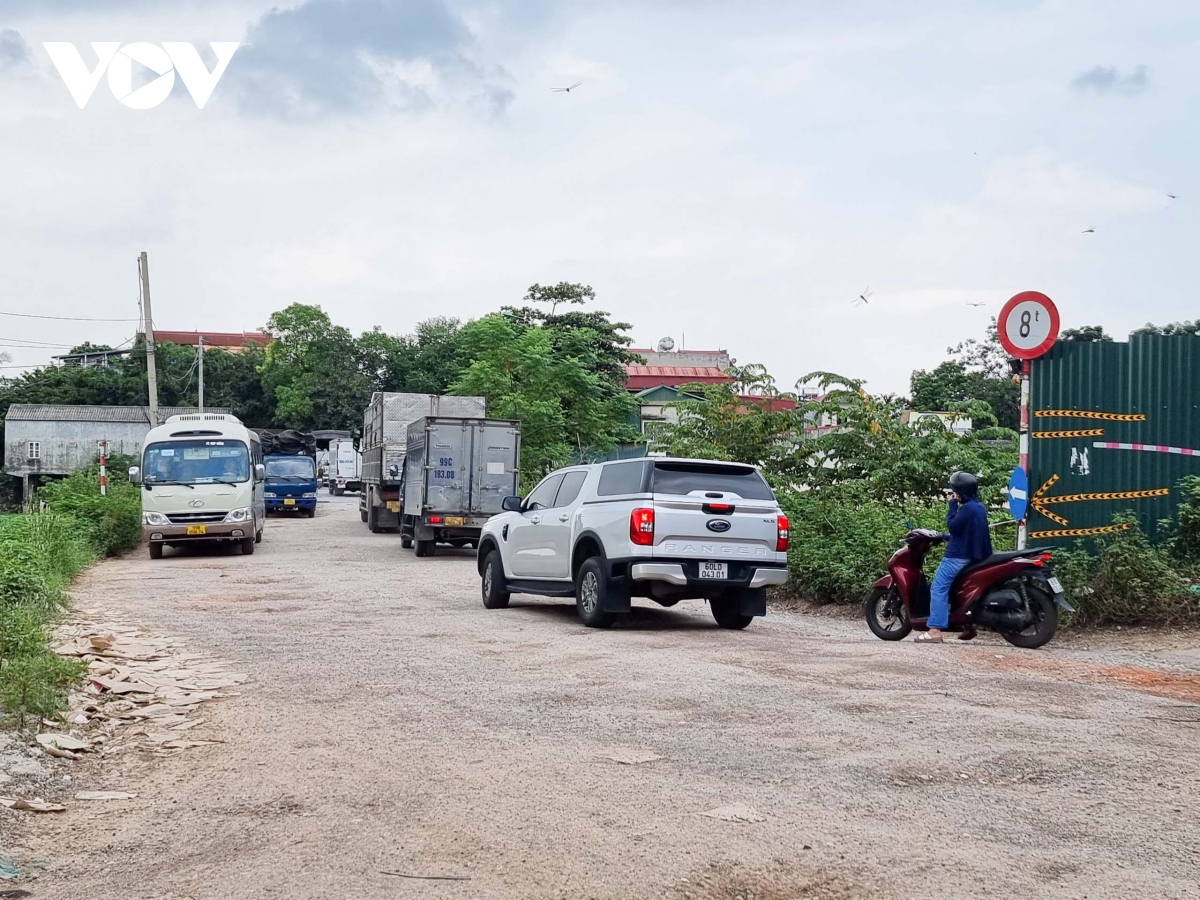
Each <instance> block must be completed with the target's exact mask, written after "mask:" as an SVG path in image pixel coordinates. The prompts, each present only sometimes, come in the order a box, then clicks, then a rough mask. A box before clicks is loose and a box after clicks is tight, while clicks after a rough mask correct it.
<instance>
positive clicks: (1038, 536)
mask: <svg viewBox="0 0 1200 900" xmlns="http://www.w3.org/2000/svg"><path fill="white" fill-rule="evenodd" d="M1132 527H1133V526H1132V525H1130V524H1129V523H1128V522H1126V523H1124V524H1122V525H1101V526H1100V527H1099V528H1064V529H1058V530H1055V531H1033V532H1030V534H1029V536H1030V537H1031V538H1033V539H1034V540H1043V539H1046V540H1049V539H1052V538H1077V537H1095V536H1096V535H1098V534H1112V533H1113V532H1114V531H1128V530H1129V529H1131V528H1132Z"/></svg>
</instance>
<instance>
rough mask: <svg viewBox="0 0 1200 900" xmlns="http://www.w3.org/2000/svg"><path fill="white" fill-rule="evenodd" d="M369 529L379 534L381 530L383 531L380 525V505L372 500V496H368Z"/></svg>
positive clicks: (372, 532)
mask: <svg viewBox="0 0 1200 900" xmlns="http://www.w3.org/2000/svg"><path fill="white" fill-rule="evenodd" d="M367 530H368V531H370V532H371V534H379V532H381V531H383V529H382V528H381V527H379V507H378V506H376V505H375V504H374V503H372V502H371V498H370V497H368V498H367Z"/></svg>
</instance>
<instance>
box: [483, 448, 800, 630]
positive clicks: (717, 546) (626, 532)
mask: <svg viewBox="0 0 1200 900" xmlns="http://www.w3.org/2000/svg"><path fill="white" fill-rule="evenodd" d="M503 508H504V509H505V512H503V513H501V514H499V515H497V516H494V517H493V518H492V519H490V520H489V521H488V523H487V524H486V525H485V526H484V528H483V533H482V534H481V536H480V541H479V558H478V567H479V574H480V577H481V578H482V588H483V605H484V606H485V607H487V608H488V609H498V608H503V607H505V606H508V601H509V596H510V595H511V594H513V593H523V594H541V595H543V596H548V597H570V596H574V597H575V604H576V607H577V608H578V610H579V617H580V618H581V619H582V620H583V622H584V624H586V625H590V626H592V627H597V628H603V627H607V626H608V625H611V624H612V623H613V621H614V620H615V618H616V616H617V615H618V614H619V613H623V612H628V611H629V607H630V599H631V598H632V597H648V598H650V599H651V600H654V601H656V602H657V603H660V604H662V605H663V606H674V605H675V604H676V603H678V602H679V601H680V600H687V599H699V598H702V599H706V600H708V602H709V606H710V607H711V609H712V614H713V618H715V619H716V620H717V624H718V625H720V626H721V627H723V628H745V627H746V626H747V625H749V624H750V620H751V619H753V618H754V617H755V616H762V615H766V612H767V594H766V588H767V586H768V585H779V584H784V583H785V582H786V581H787V577H788V573H787V547H788V520H787V517H786V516H785V515H784V514H783V512H782V511H781V510H780V508H779V504H778V503H777V502H776V500H775V495H774V493H772V491H771V488H770V487H769V486H768V485H767V483H766V481H764V480H763V477H762V475H760V474H759V472H758V470H757V469H755V468H754V467H753V466H747V465H742V464H740V463H727V462H713V461H710V460H691V459H638V460H627V461H621V462H608V463H599V464H597V465H590V466H575V467H572V468H568V469H560V470H559V471H557V472H554V473H552V474H550V475H548V476H546V478H545V479H543V480H542V481H541V483H539V484H538V486H537V487H535V488H534V489H533V491H531V492H530V494H529V496H528V497H526V498H525V499H524V500H521V499H520V498H519V497H509V498H507V499H506V500H505V501H504V504H503Z"/></svg>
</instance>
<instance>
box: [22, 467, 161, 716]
mask: <svg viewBox="0 0 1200 900" xmlns="http://www.w3.org/2000/svg"><path fill="white" fill-rule="evenodd" d="M39 499H40V500H41V501H42V504H43V505H44V509H43V510H42V511H39V512H34V513H30V514H27V515H13V516H3V517H0V712H3V713H4V714H5V715H6V716H7V717H8V718H10V719H12V720H14V721H15V722H16V723H17V725H18V727H20V728H24V727H25V725H26V723H27V720H28V719H29V718H33V721H34V722H39V721H40V720H41V719H42V718H49V717H52V716H54V715H55V714H57V713H58V712H59V711H60V710H62V709H63V707H64V706H65V704H66V700H67V693H68V692H69V690H70V687H71V685H72V684H73V683H75V682H76V681H77V680H78V679H79V678H81V677H82V676H83V674H84V672H85V671H86V670H87V667H86V665H84V664H82V663H80V662H79V661H77V660H67V659H62V658H60V657H59V656H57V655H56V654H54V653H53V652H52V651H51V650H50V646H49V645H50V639H51V637H52V634H53V630H54V626H55V625H56V624H57V622H58V619H59V617H60V616H61V615H62V612H63V610H64V609H65V608H66V606H67V603H68V598H67V588H68V587H69V586H70V584H71V581H72V580H73V579H74V578H75V576H76V575H77V574H78V573H79V572H80V571H81V570H82V569H84V568H86V567H87V566H89V565H91V564H92V563H93V562H95V561H96V560H97V559H99V558H101V557H104V556H113V555H116V554H119V553H123V552H125V551H127V550H131V549H132V548H133V547H135V546H137V543H138V540H139V539H140V537H141V498H140V496H139V495H138V492H137V488H136V486H134V485H130V484H129V483H128V482H127V481H124V480H121V479H114V483H110V484H109V488H108V494H107V496H104V497H102V496H100V487H99V477H98V472H97V471H96V469H95V467H93V468H92V469H89V470H85V471H83V472H78V473H75V474H74V475H71V476H69V477H68V478H64V479H62V480H61V481H57V482H55V483H53V484H50V485H47V486H46V487H44V488H43V489H42V491H41V492H40V494H39Z"/></svg>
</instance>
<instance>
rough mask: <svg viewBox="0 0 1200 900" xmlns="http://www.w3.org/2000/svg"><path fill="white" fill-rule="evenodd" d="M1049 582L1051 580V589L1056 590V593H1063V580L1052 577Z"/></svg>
mask: <svg viewBox="0 0 1200 900" xmlns="http://www.w3.org/2000/svg"><path fill="white" fill-rule="evenodd" d="M1049 582H1050V590H1052V591H1054V593H1056V594H1061V593H1062V592H1063V589H1062V582H1061V581H1059V580H1058V579H1057V578H1051V579H1049Z"/></svg>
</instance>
